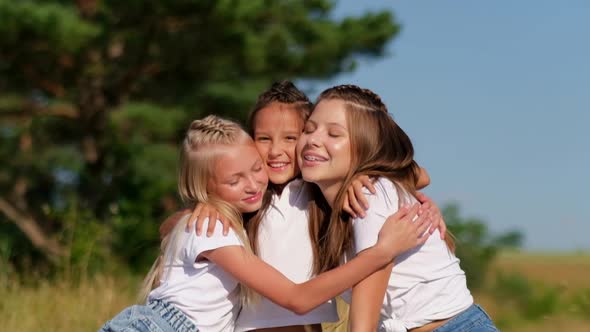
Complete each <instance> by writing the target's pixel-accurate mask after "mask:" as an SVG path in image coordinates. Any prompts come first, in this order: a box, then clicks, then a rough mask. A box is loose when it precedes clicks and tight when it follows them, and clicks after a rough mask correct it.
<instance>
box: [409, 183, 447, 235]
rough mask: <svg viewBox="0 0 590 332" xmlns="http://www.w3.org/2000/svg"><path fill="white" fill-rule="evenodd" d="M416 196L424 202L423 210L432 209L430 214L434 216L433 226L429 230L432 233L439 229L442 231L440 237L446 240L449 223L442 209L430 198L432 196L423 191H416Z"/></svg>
mask: <svg viewBox="0 0 590 332" xmlns="http://www.w3.org/2000/svg"><path fill="white" fill-rule="evenodd" d="M416 198H417V199H418V200H419V201H420V203H422V208H421V209H422V211H426V210H428V211H430V216H431V218H432V220H431V222H432V226H431V227H430V229H429V230H428V232H429V233H430V234H432V233H434V231H435V230H436V229H438V231H439V233H440V238H441V239H442V240H444V239H445V236H446V234H447V224H446V223H445V220H444V219H443V217H442V213H441V212H440V209H439V208H438V206H437V205H436V204H435V203H434V202H433V201H432V199H430V197H428V196H426V195H424V194H423V193H421V192H418V193H416Z"/></svg>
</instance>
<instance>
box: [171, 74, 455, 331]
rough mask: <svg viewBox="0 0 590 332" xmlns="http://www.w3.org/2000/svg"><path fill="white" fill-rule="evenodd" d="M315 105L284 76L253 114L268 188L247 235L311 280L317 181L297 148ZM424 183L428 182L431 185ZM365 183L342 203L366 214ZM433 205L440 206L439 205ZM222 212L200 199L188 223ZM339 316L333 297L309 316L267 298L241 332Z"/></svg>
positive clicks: (267, 256)
mask: <svg viewBox="0 0 590 332" xmlns="http://www.w3.org/2000/svg"><path fill="white" fill-rule="evenodd" d="M312 107H313V105H312V103H311V101H310V100H309V99H308V98H307V96H306V95H305V94H304V93H303V92H301V91H300V90H299V89H297V87H296V86H295V85H294V84H293V83H292V82H290V81H280V82H277V83H274V84H273V85H272V86H271V87H270V88H269V89H268V90H266V91H264V92H263V93H261V94H260V95H259V97H258V99H257V101H256V103H255V105H254V107H253V109H252V111H251V113H250V116H249V119H248V127H249V132H250V135H251V136H252V137H253V139H254V143H255V145H256V148H257V150H258V152H259V153H260V155H261V158H262V161H263V165H264V167H265V169H266V171H267V174H268V177H269V186H268V190H267V193H266V195H265V196H264V197H263V203H262V207H261V209H260V211H259V212H258V213H257V214H256V215H254V216H253V217H251V218H249V219H248V220H247V221H246V223H245V224H246V229H247V233H248V237H249V239H250V244H251V246H252V248H253V251H254V253H255V254H256V255H257V256H258V257H260V258H261V259H262V260H263V261H265V262H267V263H268V264H270V265H272V266H273V267H274V268H276V269H277V270H279V271H280V272H281V273H282V274H284V275H285V276H286V277H288V278H289V279H290V280H292V281H294V282H305V281H307V280H309V279H311V278H312V277H313V276H314V273H313V266H312V265H313V261H314V257H316V256H318V255H321V253H320V252H319V251H318V246H317V244H316V243H317V242H316V241H315V240H313V239H315V238H316V236H315V235H314V234H312V233H314V232H317V229H315V228H313V227H310V225H309V222H308V213H307V207H308V204H309V201H310V197H311V191H310V189H313V186H311V187H310V186H309V185H308V184H306V183H304V182H303V181H302V180H301V176H300V172H299V167H298V164H297V158H296V153H295V146H296V144H297V140H298V139H299V136H300V135H301V133H302V132H303V127H304V124H305V121H306V120H307V118H308V117H309V114H310V112H311V110H312ZM424 182H425V183H424V185H425V184H427V183H426V181H424ZM363 186H366V187H369V188H371V187H372V184H371V181H370V179H369V178H368V177H366V176H364V177H359V179H356V180H355V181H354V182H353V184H352V185H351V187H350V188H351V190H350V195H349V197H348V199H346V200H345V202H344V204H343V209H345V210H346V211H347V212H348V213H351V214H353V215H357V214H358V215H361V216H362V215H364V212H365V208H364V207H361V205H362V204H363V202H362V200H363V197H362V195H361V194H358V196H359V199H358V201H357V195H356V194H355V193H360V192H361V191H362V187H363ZM359 201H361V202H359ZM421 208H422V209H424V210H429V205H428V204H425V205H424V206H422V207H421ZM431 209H436V210H437V211H438V208H436V207H435V206H433V207H432V208H431ZM182 213H183V214H185V213H187V212H182ZM436 214H437V212H434V213H432V215H436ZM218 215H220V217H219V218H220V219H223V213H219V211H215V209H213V208H212V207H210V206H206V205H204V204H199V205H198V206H197V207H196V208H195V211H194V212H193V216H192V217H191V219H190V220H189V224H191V225H192V223H193V222H194V220H195V219H197V220H198V221H199V222H198V223H197V230H199V229H200V228H201V226H200V223H201V222H202V221H203V220H205V218H207V217H209V216H213V217H217V216H218ZM438 215H440V212H438ZM197 216H198V217H197ZM176 218H177V219H178V218H180V217H178V216H177V217H176ZM433 219H434V218H433ZM441 221H442V218H439V219H437V220H436V221H435V222H433V226H434V227H437V226H435V225H434V224H435V223H436V222H438V223H439V224H436V225H440V227H443V228H444V222H441ZM165 224H166V223H165ZM167 227H169V225H168V226H167ZM214 227H215V224H214V223H209V227H208V230H207V231H208V233H211V232H213V231H214ZM434 227H433V229H434ZM337 320H338V314H337V310H336V303H335V301H334V300H331V301H328V302H326V303H323V304H322V305H320V306H318V307H317V308H315V309H314V310H312V311H310V312H308V313H306V314H305V315H298V314H295V313H293V312H292V311H290V310H288V309H285V308H283V307H281V306H280V305H277V304H276V303H274V302H273V301H272V300H271V299H268V298H265V297H262V298H261V299H260V301H257V302H255V303H249V304H248V305H245V306H243V307H242V311H241V312H240V315H239V317H238V320H237V323H236V331H239V332H241V331H251V330H259V331H264V332H270V331H272V332H279V331H280V332H303V331H313V332H317V331H321V325H320V323H322V322H335V321H337Z"/></svg>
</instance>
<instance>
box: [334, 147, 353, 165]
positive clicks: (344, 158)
mask: <svg viewBox="0 0 590 332" xmlns="http://www.w3.org/2000/svg"><path fill="white" fill-rule="evenodd" d="M332 147H333V149H332V150H333V151H334V155H335V156H337V157H338V159H339V162H341V163H344V164H346V165H347V166H348V165H349V164H350V144H348V142H339V143H336V144H334V145H333V146H332Z"/></svg>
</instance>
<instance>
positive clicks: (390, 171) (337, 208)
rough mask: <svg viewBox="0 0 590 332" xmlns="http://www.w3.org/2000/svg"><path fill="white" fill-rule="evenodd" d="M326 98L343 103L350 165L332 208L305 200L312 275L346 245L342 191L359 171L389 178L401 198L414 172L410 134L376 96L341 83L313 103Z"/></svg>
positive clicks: (334, 262)
mask: <svg viewBox="0 0 590 332" xmlns="http://www.w3.org/2000/svg"><path fill="white" fill-rule="evenodd" d="M330 99H338V100H342V101H344V103H345V109H346V121H347V125H348V131H349V135H350V147H351V167H350V169H349V171H348V173H347V174H346V177H345V179H344V182H343V185H342V187H341V188H340V190H339V192H338V194H337V196H336V199H335V201H334V203H333V204H332V207H333V208H332V209H330V208H328V209H327V210H326V206H327V202H326V201H325V199H323V201H322V198H320V197H317V196H316V197H314V200H312V202H311V203H310V219H311V220H310V222H311V225H313V226H312V227H313V228H314V232H316V233H315V236H314V240H315V241H314V244H313V246H314V257H315V258H314V272H315V273H321V272H323V271H326V270H329V269H332V268H334V267H336V266H338V265H339V264H340V262H341V259H342V257H343V255H344V254H345V253H346V251H348V250H349V249H350V247H351V241H352V235H351V233H352V226H351V224H350V222H349V220H348V219H349V216H348V215H347V214H346V213H344V212H343V210H342V206H343V202H344V198H345V194H346V191H347V189H348V187H349V186H350V185H351V183H352V180H353V178H354V177H355V176H357V175H359V174H363V175H368V176H373V177H385V178H387V179H389V180H391V181H392V182H393V183H394V185H395V186H396V189H397V191H398V197H399V198H400V200H401V199H402V197H407V195H408V194H410V195H415V193H416V183H417V181H418V175H419V166H418V164H417V163H416V162H415V161H414V148H413V146H412V142H411V140H410V138H409V137H408V135H406V133H405V132H404V131H403V130H402V129H401V128H400V127H399V126H398V125H397V123H396V122H395V121H394V120H393V119H392V118H391V116H390V115H389V113H388V112H387V107H386V106H385V104H384V103H383V102H382V101H381V98H380V97H379V96H378V95H377V94H375V93H374V92H372V91H371V90H368V89H362V88H360V87H358V86H355V85H340V86H335V87H332V88H330V89H327V90H325V91H324V92H322V93H321V94H320V96H319V97H318V100H317V102H316V105H317V104H318V103H320V102H321V101H322V100H330ZM385 142H386V143H385ZM316 194H317V191H316ZM322 209H324V211H321V210H322ZM326 211H331V214H330V215H327V213H326ZM447 239H448V240H447V245H448V246H449V248H450V249H451V250H454V243H453V241H452V239H451V237H450V236H448V237H447ZM319 253H321V255H320V254H319Z"/></svg>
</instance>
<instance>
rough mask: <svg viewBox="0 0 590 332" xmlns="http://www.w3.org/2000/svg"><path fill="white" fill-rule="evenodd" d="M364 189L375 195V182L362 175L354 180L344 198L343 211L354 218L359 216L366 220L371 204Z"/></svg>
mask: <svg viewBox="0 0 590 332" xmlns="http://www.w3.org/2000/svg"><path fill="white" fill-rule="evenodd" d="M363 187H364V188H367V189H369V191H370V192H371V193H373V194H374V193H375V186H373V180H371V178H369V177H368V176H366V175H360V176H358V177H356V178H355V179H353V180H352V183H351V184H350V187H348V190H347V192H346V196H345V197H344V204H343V206H342V209H343V210H344V211H346V212H347V213H348V214H350V215H351V216H352V217H353V218H357V217H358V216H361V217H362V218H364V217H365V216H366V213H365V211H366V210H368V209H369V202H368V201H367V198H366V197H365V194H364V193H363Z"/></svg>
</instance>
